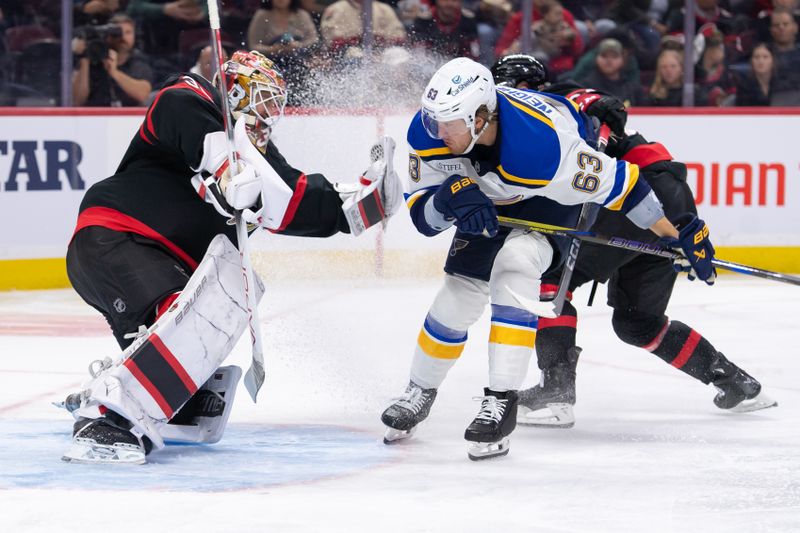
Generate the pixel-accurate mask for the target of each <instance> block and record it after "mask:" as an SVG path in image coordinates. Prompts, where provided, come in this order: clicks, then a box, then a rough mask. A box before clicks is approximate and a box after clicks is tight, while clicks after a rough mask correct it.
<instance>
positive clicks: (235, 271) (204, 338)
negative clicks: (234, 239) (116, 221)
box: [73, 235, 264, 448]
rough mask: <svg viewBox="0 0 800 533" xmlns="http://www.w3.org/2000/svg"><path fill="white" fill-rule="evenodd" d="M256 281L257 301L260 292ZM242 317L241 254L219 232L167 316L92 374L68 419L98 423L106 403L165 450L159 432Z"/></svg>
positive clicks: (210, 370) (239, 329) (207, 373)
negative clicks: (70, 417) (95, 421)
mask: <svg viewBox="0 0 800 533" xmlns="http://www.w3.org/2000/svg"><path fill="white" fill-rule="evenodd" d="M254 278H255V281H256V290H255V296H256V300H257V301H258V300H260V299H261V296H262V295H263V293H264V287H263V284H262V282H261V280H260V279H258V277H257V276H254ZM247 320H248V314H247V304H246V297H245V293H244V283H243V274H242V265H241V261H240V256H239V251H238V250H237V249H236V248H235V247H234V246H233V244H231V242H230V240H228V238H227V237H225V236H224V235H218V236H217V237H215V238H214V240H213V241H211V244H210V245H209V247H208V251H207V252H206V255H205V257H204V258H203V260H202V261H201V262H200V265H199V266H198V268H197V270H196V271H195V272H194V274H193V275H192V277H191V279H190V280H189V283H188V284H187V285H186V287H185V288H184V290H183V291H182V292H181V294H180V296H179V297H178V299H177V300H175V302H173V304H172V305H171V306H170V308H169V309H168V310H167V312H165V313H164V314H163V315H162V316H161V317H160V318H159V319H158V321H156V323H155V324H153V325H152V326H151V327H150V328H149V329H148V330H147V331H146V332H143V334H142V335H141V336H140V337H138V338H137V339H136V340H135V341H134V343H133V344H132V345H131V346H129V347H128V349H126V350H125V351H124V352H123V353H122V355H121V356H120V358H119V359H118V360H117V361H115V362H111V361H108V364H104V365H103V366H102V368H100V369H99V371H95V372H93V375H94V379H92V380H91V381H90V382H89V383H88V384H87V385H86V386H85V389H86V390H85V391H83V392H82V393H81V396H82V398H83V401H82V402H81V407H80V408H79V409H77V410H76V411H74V412H73V415H75V416H76V417H79V416H84V417H88V418H97V416H98V414H99V413H100V412H101V411H99V408H100V406H104V407H106V408H108V409H111V410H113V411H115V412H117V413H119V414H120V415H122V416H123V417H125V418H126V419H128V420H129V421H130V422H131V423H133V425H134V428H133V430H132V431H133V433H134V434H137V435H140V436H141V435H146V436H147V437H149V438H150V440H151V441H153V445H154V447H155V448H161V447H163V446H164V441H163V438H162V436H161V433H160V432H159V427H161V425H163V424H166V423H167V421H169V419H170V418H172V417H173V416H174V414H175V413H176V412H177V411H178V410H179V409H180V408H181V406H183V405H184V404H185V403H186V401H187V400H189V398H190V397H191V396H192V395H193V394H194V393H195V392H197V390H198V389H199V388H200V387H201V386H202V385H203V384H204V383H206V381H207V380H208V379H209V377H211V376H212V375H213V374H214V372H215V371H216V370H217V369H218V368H219V366H220V364H221V363H222V362H223V361H224V360H225V358H226V357H227V356H228V354H230V353H231V351H232V350H233V347H234V345H235V344H236V342H237V341H238V340H239V337H240V336H241V335H242V333H243V332H244V330H245V329H246V327H247Z"/></svg>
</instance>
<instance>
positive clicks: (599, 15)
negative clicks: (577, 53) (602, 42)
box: [562, 0, 616, 43]
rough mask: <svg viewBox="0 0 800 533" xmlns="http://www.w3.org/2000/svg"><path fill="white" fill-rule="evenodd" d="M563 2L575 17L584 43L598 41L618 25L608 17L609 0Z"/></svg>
mask: <svg viewBox="0 0 800 533" xmlns="http://www.w3.org/2000/svg"><path fill="white" fill-rule="evenodd" d="M562 3H563V5H564V7H565V8H566V9H567V10H569V12H570V13H572V16H573V17H575V27H577V28H578V32H579V33H580V35H581V39H582V40H583V42H584V43H589V42H597V41H598V40H599V39H600V38H601V37H604V36H605V35H606V33H608V32H609V31H611V30H613V29H614V28H615V27H616V24H615V23H614V21H612V20H611V19H609V18H608V13H607V11H608V9H607V8H608V6H607V5H606V4H608V3H609V2H608V0H563V1H562Z"/></svg>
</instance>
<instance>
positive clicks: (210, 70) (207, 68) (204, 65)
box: [189, 45, 228, 81]
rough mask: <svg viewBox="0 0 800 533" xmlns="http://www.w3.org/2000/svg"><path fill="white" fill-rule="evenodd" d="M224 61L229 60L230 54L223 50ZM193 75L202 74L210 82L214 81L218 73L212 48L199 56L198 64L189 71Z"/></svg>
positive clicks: (204, 49) (201, 51)
mask: <svg viewBox="0 0 800 533" xmlns="http://www.w3.org/2000/svg"><path fill="white" fill-rule="evenodd" d="M222 59H223V61H225V60H227V59H228V54H227V53H225V50H222ZM189 72H191V73H192V74H200V75H201V76H203V77H204V78H205V79H207V80H208V81H214V74H215V73H216V72H217V63H216V60H215V59H214V50H213V49H212V48H211V46H210V45H209V46H206V47H205V48H203V49H202V50H200V53H199V54H198V56H197V62H196V63H195V64H194V66H193V67H192V68H191V69H189Z"/></svg>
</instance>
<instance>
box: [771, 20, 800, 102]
mask: <svg viewBox="0 0 800 533" xmlns="http://www.w3.org/2000/svg"><path fill="white" fill-rule="evenodd" d="M770 20H771V22H770V28H769V32H770V35H771V36H772V51H773V54H774V58H775V70H776V77H775V83H774V86H773V87H772V103H773V105H775V104H776V100H777V101H778V102H779V103H781V104H785V105H797V104H798V103H800V102H798V101H797V96H796V95H797V94H798V93H799V92H800V47H798V44H797V22H795V20H794V17H793V16H792V13H791V11H789V10H787V9H775V10H774V11H773V12H772V15H770Z"/></svg>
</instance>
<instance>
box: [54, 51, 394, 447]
mask: <svg viewBox="0 0 800 533" xmlns="http://www.w3.org/2000/svg"><path fill="white" fill-rule="evenodd" d="M224 69H225V73H226V82H227V88H226V91H225V94H226V96H227V98H228V102H229V104H230V105H229V108H230V109H231V112H232V115H233V117H232V118H233V119H234V121H235V122H236V126H235V128H234V135H233V147H232V148H233V150H235V151H236V152H237V153H238V163H239V168H238V169H236V171H235V172H232V171H231V169H229V168H228V152H229V149H230V147H229V146H228V145H229V141H228V137H227V135H226V133H225V132H224V126H223V116H222V110H221V100H220V98H221V95H220V92H218V90H217V88H216V87H215V86H214V85H213V84H211V83H210V82H208V81H207V80H206V79H204V78H203V77H201V76H198V75H194V74H180V75H177V76H175V77H173V78H171V79H169V80H168V81H167V82H166V84H165V85H164V87H163V88H162V89H161V90H160V91H159V92H158V94H157V95H156V97H155V100H154V101H153V104H152V105H151V106H150V108H149V109H148V110H147V114H146V116H145V118H144V120H143V122H142V125H141V127H140V128H139V130H138V132H137V133H136V134H135V136H134V138H133V140H132V141H131V143H130V145H129V147H128V150H127V152H126V153H125V155H124V156H123V158H122V161H121V163H120V165H119V167H118V168H117V171H116V172H115V173H114V175H113V176H111V177H109V178H106V179H104V180H102V181H100V182H98V183H96V184H95V185H93V186H92V187H91V188H90V189H89V190H88V191H87V193H86V195H85V197H84V199H83V201H82V203H81V206H80V213H79V215H78V222H77V226H76V228H75V233H74V234H73V237H72V240H71V242H70V243H69V247H68V250H67V273H68V275H69V278H70V281H71V282H72V285H73V287H74V288H75V290H76V291H77V292H78V294H80V296H81V297H82V298H83V299H84V300H85V301H86V302H87V303H89V304H90V305H91V306H92V307H94V308H96V309H97V310H98V311H99V312H100V313H102V314H103V316H104V317H105V318H106V320H107V321H108V323H109V325H110V326H111V330H112V332H113V334H114V336H115V338H116V339H117V341H118V343H119V345H120V346H121V347H122V348H123V349H124V348H126V347H128V346H129V345H131V344H132V343H133V342H134V339H135V338H136V337H141V336H142V335H145V334H146V333H147V332H146V331H145V328H150V327H151V326H154V325H155V328H158V327H160V326H159V324H161V323H162V322H165V323H166V322H169V324H177V323H178V320H179V319H180V318H181V317H177V318H176V319H175V320H169V321H167V320H166V319H165V320H164V321H161V322H160V321H158V318H159V316H162V315H163V316H165V317H167V316H168V315H166V314H165V313H169V312H173V313H174V312H176V311H175V310H176V309H178V307H176V306H173V305H172V304H173V302H175V301H176V299H177V302H178V303H181V302H185V303H186V306H185V307H180V309H184V308H185V309H187V312H190V308H191V310H194V311H197V312H199V311H198V310H197V309H196V307H197V306H199V305H200V304H197V303H196V298H198V295H199V294H200V291H203V290H204V294H205V296H204V297H205V298H206V299H209V298H210V297H209V296H208V295H209V294H212V293H213V291H212V290H211V289H208V288H204V287H205V286H204V285H203V283H205V280H206V279H207V278H206V277H205V276H206V275H205V273H204V272H205V271H203V272H200V273H199V276H200V277H199V278H198V279H201V280H202V281H201V282H200V283H199V285H198V284H197V283H194V281H196V280H194V281H193V283H194V285H197V286H198V289H197V291H198V292H197V294H194V293H193V294H188V293H187V295H185V296H184V297H183V298H181V297H180V296H179V295H180V292H181V291H182V290H183V289H184V287H186V286H187V283H189V282H190V279H193V278H192V273H193V272H195V270H196V269H197V268H198V265H200V264H201V261H202V260H203V259H204V257H209V256H210V255H211V253H212V249H213V250H215V251H216V252H217V253H218V256H219V257H222V255H221V254H223V253H224V250H225V249H226V247H225V246H216V247H212V246H210V245H211V243H212V241H214V242H220V241H219V239H220V238H219V237H218V236H219V235H224V236H225V237H227V241H225V242H227V249H228V250H230V249H231V246H230V243H233V245H236V244H237V241H236V230H235V227H234V225H233V224H232V223H231V222H232V219H233V217H234V213H235V212H236V211H240V212H241V214H242V218H243V219H244V220H245V221H246V222H247V223H248V224H249V225H250V227H251V229H252V230H255V228H257V227H259V226H263V227H265V228H266V229H268V230H269V231H272V232H275V233H281V234H285V235H295V236H306V237H327V236H331V235H333V234H335V233H338V232H343V233H353V234H355V235H357V234H359V233H360V232H361V231H363V230H364V229H366V228H367V227H370V226H371V225H373V224H375V223H377V222H379V221H381V220H383V219H385V218H387V217H389V216H391V215H392V214H393V213H394V211H395V210H396V209H397V207H398V205H399V203H400V199H401V197H402V185H401V184H400V181H399V178H398V177H397V175H396V174H395V173H394V171H392V170H391V166H390V165H389V164H387V161H390V159H391V153H389V154H386V153H385V152H384V153H385V156H386V157H385V160H384V159H380V158H376V160H375V161H374V162H373V163H372V165H371V166H370V167H369V169H368V170H367V171H366V172H365V174H364V175H363V176H360V177H359V179H358V180H357V181H356V182H354V183H351V184H339V183H331V182H329V181H328V180H327V179H326V178H325V177H324V176H323V175H322V174H305V173H303V172H302V171H300V170H298V169H296V168H294V167H292V166H291V165H290V164H289V163H287V161H286V159H284V157H283V156H282V155H281V153H280V151H279V150H278V148H277V147H276V146H275V144H274V143H273V142H272V140H271V139H270V138H269V136H270V132H271V131H272V128H273V127H274V126H275V123H276V122H277V121H278V120H279V119H280V118H281V116H282V115H283V111H284V106H285V104H286V84H285V82H284V80H283V77H282V76H281V74H280V72H278V71H277V70H276V69H275V67H274V65H273V64H272V62H271V61H270V60H269V59H267V58H266V57H264V56H263V55H261V54H259V53H258V52H243V51H239V52H236V53H235V54H233V56H232V57H231V60H230V61H228V62H227V63H226V64H225V66H224ZM384 142H385V144H384V150H388V149H390V148H393V143H392V142H391V140H385V141H384ZM220 250H222V251H220ZM229 255H230V254H229ZM218 256H214V257H218ZM226 261H227V260H226ZM228 263H229V264H232V263H230V261H229V262H228ZM215 264H217V263H215ZM238 269H239V270H238V271H240V270H241V266H239V267H238ZM218 270H222V267H219V268H218ZM211 277H215V279H216V278H219V279H220V280H221V279H222V276H221V275H220V273H219V271H216V272H212V275H211V276H208V278H209V279H210V278H211ZM230 278H231V276H228V278H226V279H230ZM232 278H233V279H234V280H235V284H234V285H235V286H234V287H233V288H234V289H236V290H239V289H241V287H240V286H241V275H240V274H239V275H238V277H237V275H236V274H234V275H233V276H232ZM194 285H193V286H194ZM219 287H221V289H218V290H217V292H216V293H214V294H220V293H223V294H224V298H223V299H224V300H226V301H224V302H218V301H210V302H207V303H206V304H204V305H207V306H210V308H212V311H213V308H224V306H225V305H229V306H230V305H232V306H233V307H232V308H231V313H230V314H228V315H225V316H223V317H222V319H221V320H222V322H225V323H218V324H214V323H209V324H208V328H209V329H210V330H211V331H226V330H225V329H224V328H225V327H226V326H227V325H228V324H227V323H228V322H230V320H231V319H230V316H233V314H235V313H236V312H237V311H238V309H241V308H242V304H241V303H240V302H239V301H234V300H236V298H234V296H233V295H232V294H231V293H230V292H226V291H229V289H231V286H229V287H225V286H224V285H222V284H220V285H219ZM187 298H188V299H189V300H188V301H187V300H186V299H187ZM227 300H230V301H227ZM231 302H233V303H231ZM176 305H177V304H176ZM237 305H238V309H237V307H236V306H237ZM239 322H241V320H240V319H239V321H238V322H236V323H235V324H234V326H235V327H234V330H235V331H237V332H238V333H235V336H236V338H238V335H241V332H242V331H243V328H244V326H243V325H241V324H239ZM176 327H177V326H176ZM165 328H166V326H165ZM237 328H238V329H237ZM234 330H230V331H234ZM164 331H165V333H164V334H161V337H163V338H161V339H160V340H159V339H158V338H156V335H155V334H154V333H153V331H151V332H150V336H149V337H148V341H147V342H148V346H149V345H150V344H152V345H153V346H155V347H156V349H152V350H150V348H147V349H148V350H150V351H149V352H147V353H144V352H142V353H139V351H140V350H139V348H136V347H134V348H135V351H134V354H133V355H130V356H129V357H128V359H125V357H123V359H122V361H119V362H117V364H116V365H110V364H109V365H105V364H104V365H103V366H102V369H101V370H100V371H98V372H96V373H93V377H95V378H96V380H101V379H104V378H103V376H105V375H107V374H108V375H113V376H117V377H114V378H113V379H115V380H117V381H116V382H115V383H118V384H121V385H118V387H119V388H121V389H125V387H126V386H125V380H126V379H128V378H130V375H129V374H130V373H125V372H126V371H124V370H121V368H122V367H123V365H128V366H130V367H131V368H133V367H136V366H137V364H138V367H137V368H135V369H134V370H135V372H132V373H133V375H134V376H136V377H137V379H138V382H137V383H134V382H131V383H134V384H133V385H130V386H128V391H127V393H126V395H122V396H120V398H122V399H123V400H124V399H125V398H129V397H134V396H135V395H136V394H139V395H140V396H141V397H142V398H144V400H141V401H139V400H137V401H138V403H136V402H134V403H133V404H125V403H124V402H123V401H122V400H120V402H121V403H119V406H120V407H115V409H117V411H119V412H115V411H111V410H109V409H108V405H109V402H108V401H107V399H106V401H103V400H102V398H101V399H100V400H97V397H98V395H100V393H98V392H97V391H100V390H106V389H108V387H106V386H105V385H100V386H98V387H97V388H96V389H92V387H89V388H88V389H87V390H86V391H88V393H87V394H84V395H83V396H84V398H83V401H82V402H81V406H80V407H76V409H77V410H76V411H75V415H76V417H79V416H80V418H78V422H77V423H76V425H75V429H74V431H75V436H74V439H73V443H74V444H76V445H77V446H78V448H79V449H78V451H76V452H75V453H72V454H71V455H70V454H68V456H69V457H70V458H71V459H75V460H78V461H79V462H80V461H83V462H91V461H97V460H98V459H97V458H98V454H100V455H102V453H101V452H102V450H108V449H112V452H109V453H110V454H111V455H112V456H113V457H112V458H111V459H108V460H107V461H106V460H103V461H101V462H113V461H119V460H120V457H122V456H125V457H128V458H130V457H131V453H130V449H131V448H130V446H133V447H134V448H135V450H134V453H133V455H134V456H135V461H139V460H140V459H142V458H143V456H144V452H145V451H146V448H147V447H146V446H145V444H144V443H143V440H142V439H141V438H138V437H135V435H137V434H138V435H141V434H142V433H144V434H145V435H146V436H147V437H149V438H150V440H151V441H152V442H153V443H155V444H160V445H163V443H162V442H161V441H162V439H161V438H160V437H159V436H158V435H157V434H158V433H160V431H156V430H154V429H152V428H153V427H155V426H154V425H153V424H155V423H164V424H166V422H167V421H168V420H170V419H171V417H173V416H174V415H175V412H176V411H178V409H179V408H180V406H181V405H183V404H184V402H186V400H187V399H188V398H189V395H190V394H192V393H194V391H195V390H197V389H198V388H199V387H200V386H202V385H203V383H204V381H205V380H206V379H209V375H210V374H214V375H216V373H215V368H216V367H212V368H206V366H207V365H205V366H204V363H202V362H198V358H205V360H207V361H211V360H212V359H211V356H212V355H213V357H214V359H213V360H214V361H215V362H216V363H215V364H219V363H220V362H221V361H222V360H224V358H225V357H226V356H227V355H228V353H229V352H228V351H225V350H228V349H229V348H232V344H230V343H228V341H227V340H224V339H223V340H224V342H223V343H222V344H220V343H217V344H216V345H213V343H212V342H210V341H209V344H203V345H202V347H201V348H202V349H201V350H199V351H198V350H197V347H194V346H190V345H189V343H186V342H183V343H181V342H180V339H181V338H182V337H183V338H185V337H186V336H187V335H188V336H189V337H192V336H194V337H196V338H200V337H202V335H199V333H197V334H196V333H195V332H192V331H190V332H189V333H180V332H179V333H177V334H173V333H171V332H170V333H169V334H170V335H172V337H173V338H174V339H173V340H174V345H173V346H172V347H170V346H169V344H170V342H172V341H170V339H168V338H167V337H166V335H167V333H166V331H167V329H165V330H164ZM226 335H227V337H233V336H234V333H227V334H226ZM151 337H152V338H151ZM153 338H155V340H153ZM175 339H177V340H175ZM151 341H152V342H151ZM162 341H163V342H162ZM203 342H204V343H205V342H206V341H205V340H203ZM234 342H235V339H234ZM212 345H213V349H214V350H216V351H215V352H214V353H213V354H211V351H212V348H211V347H210V346H212ZM148 354H149V355H148ZM148 357H149V359H148ZM137 358H138V359H137ZM131 361H133V363H131ZM114 372H118V374H119V375H117V374H114ZM192 375H194V377H192ZM184 385H185V386H184ZM228 385H229V386H232V387H233V388H234V389H235V385H236V383H235V380H234V381H233V383H232V384H230V383H229V384H228ZM86 391H84V392H86ZM92 391H95V392H92ZM187 391H188V392H187ZM229 394H232V392H230V393H229ZM142 395H144V396H142ZM217 396H219V395H218V394H217ZM230 399H232V397H231V396H230V395H229V396H228V397H227V399H226V401H228V402H229V400H230ZM153 401H155V403H152V404H151V402H153ZM92 406H94V407H92ZM126 406H127V407H126ZM131 406H133V407H131ZM139 406H144V407H143V410H142V411H141V413H140V412H139V411H138V409H139ZM159 406H160V407H161V411H163V414H159V413H160V411H158V408H159ZM91 409H94V410H91ZM125 409H128V412H125ZM148 409H150V410H148ZM153 410H155V411H156V414H153ZM220 412H221V411H218V412H217V415H215V416H218V415H219V413H220ZM226 412H227V411H226ZM120 415H124V416H120ZM146 417H149V419H150V420H151V422H152V423H150V424H149V425H148V424H144V423H141V424H139V425H137V422H136V421H137V420H138V421H141V420H144V418H146ZM153 421H155V422H153ZM131 422H133V423H132V424H131ZM222 424H223V425H224V421H223V423H222ZM131 426H133V427H131ZM134 430H135V431H134ZM148 431H149V433H148ZM137 432H138V433H137ZM81 439H82V440H81ZM87 439H88V441H91V442H89V443H88V444H87ZM116 444H121V445H122V446H121V447H117V448H114V446H116ZM109 447H110V448H109ZM98 450H99V451H98ZM114 454H117V455H114Z"/></svg>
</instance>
